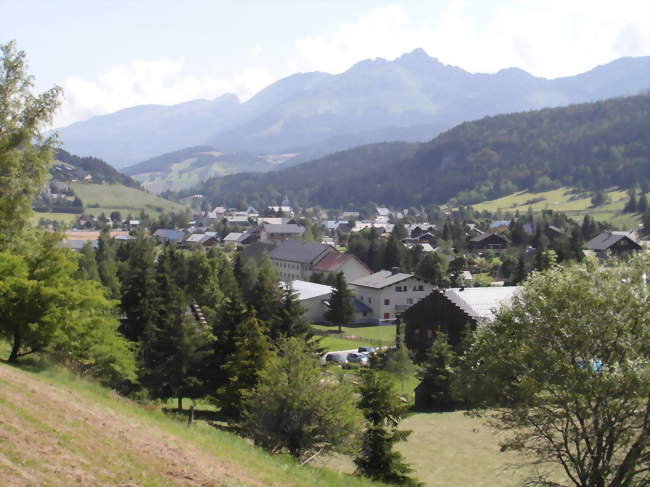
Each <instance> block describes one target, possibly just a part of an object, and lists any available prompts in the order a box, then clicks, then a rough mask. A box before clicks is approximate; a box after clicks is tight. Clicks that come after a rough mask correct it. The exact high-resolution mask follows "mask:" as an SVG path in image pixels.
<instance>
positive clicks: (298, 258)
mask: <svg viewBox="0 0 650 487" xmlns="http://www.w3.org/2000/svg"><path fill="white" fill-rule="evenodd" d="M330 252H336V250H335V249H334V248H333V247H331V246H329V245H324V244H320V243H316V242H301V241H298V240H285V241H283V242H280V243H279V244H278V245H277V247H275V248H274V249H273V250H272V251H271V252H269V259H270V260H271V264H272V265H273V267H275V270H276V271H277V273H278V277H279V279H280V280H281V281H293V280H296V279H309V277H310V276H311V274H312V273H313V272H314V271H313V269H314V265H315V264H316V263H317V262H320V260H321V259H322V258H323V257H325V256H326V255H327V254H329V253H330Z"/></svg>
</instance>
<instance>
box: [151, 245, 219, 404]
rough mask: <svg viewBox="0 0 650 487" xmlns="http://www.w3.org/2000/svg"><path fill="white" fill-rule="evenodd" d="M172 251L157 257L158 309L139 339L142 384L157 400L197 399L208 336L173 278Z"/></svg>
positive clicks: (179, 401) (201, 391) (208, 342)
mask: <svg viewBox="0 0 650 487" xmlns="http://www.w3.org/2000/svg"><path fill="white" fill-rule="evenodd" d="M173 263H174V256H173V252H171V251H166V252H163V254H162V255H161V256H160V259H159V261H158V266H157V282H158V290H159V297H160V300H161V303H162V305H161V307H160V311H159V315H158V317H157V319H156V320H155V321H154V322H152V323H149V325H148V326H147V328H146V329H145V331H144V334H143V337H142V363H143V367H142V372H141V383H142V384H143V385H144V386H145V387H147V389H148V390H149V392H150V394H151V395H152V397H154V398H156V399H169V398H171V397H176V398H177V399H178V409H182V408H183V397H192V398H197V397H200V396H201V395H202V394H203V384H202V380H201V374H200V367H199V364H200V363H201V362H202V360H203V359H204V358H206V357H207V355H208V354H209V345H210V342H211V335H210V333H209V331H208V329H207V327H205V326H204V325H202V324H201V323H198V322H197V321H196V320H195V319H194V317H193V316H192V315H191V313H189V308H188V304H189V298H188V297H187V296H186V295H185V294H184V293H183V292H182V290H181V288H180V287H179V286H178V285H177V283H176V282H175V279H174V274H175V268H174V266H173Z"/></svg>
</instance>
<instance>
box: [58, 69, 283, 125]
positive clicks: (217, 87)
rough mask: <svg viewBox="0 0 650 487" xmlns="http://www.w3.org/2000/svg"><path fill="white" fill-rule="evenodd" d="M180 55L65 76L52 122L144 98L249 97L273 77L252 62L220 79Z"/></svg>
mask: <svg viewBox="0 0 650 487" xmlns="http://www.w3.org/2000/svg"><path fill="white" fill-rule="evenodd" d="M183 66H184V61H183V60H181V59H160V60H155V61H144V60H135V61H132V62H131V63H130V64H127V65H118V66H113V67H112V68H110V69H109V70H108V71H106V72H104V73H102V74H100V75H98V76H97V77H96V78H95V79H85V78H80V77H71V78H67V79H66V80H65V81H64V83H63V90H64V101H63V104H62V106H61V109H60V110H59V112H58V113H57V116H56V119H55V123H54V126H55V127H62V126H66V125H68V124H70V123H73V122H75V121H79V120H85V119H88V118H90V117H92V116H95V115H100V114H105V113H111V112H115V111H117V110H120V109H122V108H127V107H131V106H135V105H145V104H165V105H169V104H175V103H181V102H184V101H188V100H193V99H198V98H207V99H212V98H216V97H217V96H219V95H222V94H224V93H235V94H237V95H238V96H239V97H240V98H241V99H244V100H245V99H247V98H249V97H250V96H252V95H253V94H255V93H256V92H257V91H259V90H260V89H262V88H264V87H265V86H267V85H268V84H269V83H271V82H272V81H273V80H274V78H273V77H272V76H271V74H270V73H269V72H268V71H267V70H266V69H264V68H261V67H251V68H246V69H244V70H242V71H241V72H239V73H237V74H236V75H234V76H232V77H229V78H225V79H217V78H213V77H209V76H202V77H201V76H192V75H188V74H186V73H184V72H183Z"/></svg>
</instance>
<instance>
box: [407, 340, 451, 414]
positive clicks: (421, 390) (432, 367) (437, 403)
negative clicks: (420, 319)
mask: <svg viewBox="0 0 650 487" xmlns="http://www.w3.org/2000/svg"><path fill="white" fill-rule="evenodd" d="M455 367H456V353H455V352H454V350H453V349H452V347H451V345H449V342H448V340H447V335H446V334H445V333H442V332H437V333H436V336H435V338H434V340H433V343H432V344H431V348H429V350H428V351H427V355H426V358H425V360H424V363H423V368H422V370H421V371H420V373H419V374H418V378H419V379H420V381H421V382H420V386H419V387H418V396H417V399H416V407H418V408H427V409H428V408H432V409H436V410H448V409H450V408H452V407H453V406H455V405H456V404H457V400H456V398H455V397H454V396H453V394H452V380H453V375H454V369H455Z"/></svg>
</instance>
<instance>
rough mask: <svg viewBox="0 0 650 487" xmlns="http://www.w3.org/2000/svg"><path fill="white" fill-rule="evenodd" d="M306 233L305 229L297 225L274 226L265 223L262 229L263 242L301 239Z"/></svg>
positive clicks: (261, 239) (261, 238) (261, 237)
mask: <svg viewBox="0 0 650 487" xmlns="http://www.w3.org/2000/svg"><path fill="white" fill-rule="evenodd" d="M304 232H305V227H303V226H301V225H296V224H295V223H283V224H280V225H273V224H269V223H264V224H263V225H262V226H261V228H260V241H261V242H273V241H275V242H279V241H281V240H287V239H291V238H299V237H301V236H302V234H303V233H304Z"/></svg>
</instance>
